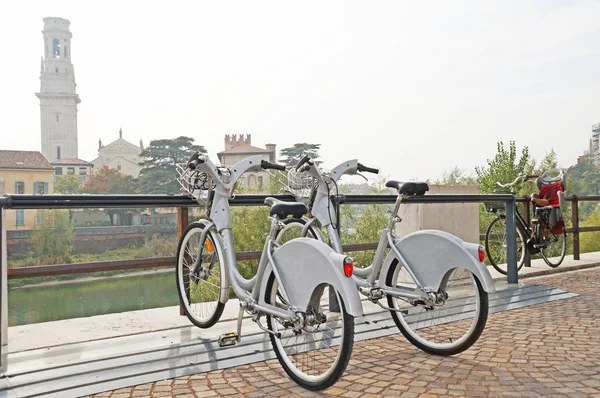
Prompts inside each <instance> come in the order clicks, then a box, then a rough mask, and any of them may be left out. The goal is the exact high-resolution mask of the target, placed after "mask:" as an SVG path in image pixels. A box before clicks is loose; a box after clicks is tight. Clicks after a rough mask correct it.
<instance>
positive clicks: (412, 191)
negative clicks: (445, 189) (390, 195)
mask: <svg viewBox="0 0 600 398" xmlns="http://www.w3.org/2000/svg"><path fill="white" fill-rule="evenodd" d="M385 186H386V187H388V188H396V189H397V190H398V192H399V193H400V195H405V196H422V195H425V192H427V191H429V185H427V183H426V182H404V183H402V182H400V181H388V182H386V183H385Z"/></svg>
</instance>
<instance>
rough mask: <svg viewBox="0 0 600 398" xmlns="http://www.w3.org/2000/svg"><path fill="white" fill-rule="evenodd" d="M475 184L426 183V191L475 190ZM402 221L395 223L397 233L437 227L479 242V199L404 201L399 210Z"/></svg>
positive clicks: (466, 192) (401, 234)
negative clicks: (407, 202) (460, 201)
mask: <svg viewBox="0 0 600 398" xmlns="http://www.w3.org/2000/svg"><path fill="white" fill-rule="evenodd" d="M477 193H479V192H478V188H477V187H476V186H459V185H433V184H431V185H429V192H427V195H435V194H445V195H458V194H477ZM398 214H399V216H400V217H401V218H402V222H401V223H399V224H397V226H396V233H397V234H398V235H399V236H404V235H407V234H409V233H411V232H415V231H421V230H424V229H439V230H442V231H446V232H449V233H451V234H454V235H456V236H458V237H459V238H461V239H463V240H464V241H466V242H472V243H478V242H479V204H478V203H430V204H428V203H415V204H403V205H402V206H401V208H400V211H399V213H398Z"/></svg>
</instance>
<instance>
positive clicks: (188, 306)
mask: <svg viewBox="0 0 600 398" xmlns="http://www.w3.org/2000/svg"><path fill="white" fill-rule="evenodd" d="M203 230H204V224H202V223H198V222H195V223H192V224H190V225H189V226H188V227H187V229H186V230H185V232H184V233H183V237H182V238H181V240H180V241H179V247H178V248H177V270H176V272H175V276H176V278H177V294H178V295H179V300H180V303H182V305H183V309H184V312H185V315H186V316H187V317H188V319H189V320H190V322H192V323H193V324H194V325H196V326H198V327H200V328H209V327H211V326H213V325H214V324H215V323H216V322H217V321H218V320H219V318H221V315H222V314H223V309H224V308H225V303H222V302H221V301H220V300H219V297H220V295H221V291H222V290H223V289H227V290H229V287H228V286H224V283H225V282H224V280H223V278H222V275H224V274H223V273H224V272H225V270H224V268H223V267H224V263H223V261H222V258H223V253H221V246H220V245H219V244H218V242H217V240H218V239H219V237H218V235H217V234H216V233H214V232H213V231H209V233H208V234H206V236H205V238H204V239H203V240H202V231H203ZM201 240H202V241H201ZM198 256H200V259H201V261H200V264H199V266H198V267H197V268H196V260H197V259H198ZM195 268H196V269H195Z"/></svg>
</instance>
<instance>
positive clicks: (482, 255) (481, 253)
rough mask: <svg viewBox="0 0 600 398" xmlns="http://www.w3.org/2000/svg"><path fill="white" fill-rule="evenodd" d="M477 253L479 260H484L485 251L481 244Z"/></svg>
mask: <svg viewBox="0 0 600 398" xmlns="http://www.w3.org/2000/svg"><path fill="white" fill-rule="evenodd" d="M477 254H479V261H481V262H483V260H485V252H484V251H483V247H482V246H479V250H478V251H477Z"/></svg>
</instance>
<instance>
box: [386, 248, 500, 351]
mask: <svg viewBox="0 0 600 398" xmlns="http://www.w3.org/2000/svg"><path fill="white" fill-rule="evenodd" d="M444 279H445V280H447V283H446V284H445V286H442V287H441V288H440V290H439V292H438V294H439V297H441V298H442V300H440V301H439V302H438V303H436V304H431V303H425V302H423V301H422V300H415V299H408V298H403V297H394V296H390V295H388V296H387V300H388V306H389V307H390V308H392V309H393V310H391V311H390V312H391V314H392V318H393V319H394V322H395V323H396V326H398V329H400V332H402V334H403V335H404V337H406V339H408V341H410V342H411V344H413V345H414V346H415V347H417V348H420V349H421V350H423V351H425V352H427V353H430V354H434V355H442V356H447V355H454V354H458V353H461V352H463V351H465V350H466V349H468V348H469V347H471V346H472V345H473V344H475V342H476V341H477V340H478V339H479V336H481V333H482V332H483V329H484V328H485V324H486V322H487V317H488V311H489V299H488V294H487V293H486V291H485V290H483V287H482V285H481V283H480V282H479V280H478V279H477V277H475V275H473V273H471V272H470V271H469V270H467V269H464V268H454V269H452V270H450V271H448V275H446V278H444ZM386 284H387V285H388V286H396V287H402V288H409V289H414V288H415V287H416V285H415V283H414V282H413V280H412V278H411V277H410V276H409V275H408V273H407V272H406V271H404V270H403V268H402V266H401V265H400V263H399V262H398V260H394V262H393V263H392V264H391V266H390V269H389V271H388V274H387V276H386ZM444 296H445V298H444Z"/></svg>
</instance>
